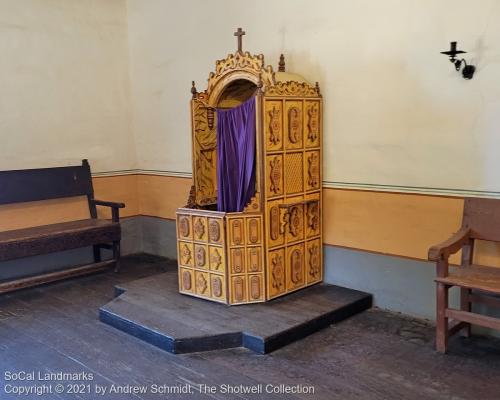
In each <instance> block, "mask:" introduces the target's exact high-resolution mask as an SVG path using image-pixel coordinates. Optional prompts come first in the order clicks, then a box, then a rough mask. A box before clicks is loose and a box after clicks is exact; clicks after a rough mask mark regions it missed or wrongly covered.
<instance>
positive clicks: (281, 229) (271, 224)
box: [266, 200, 286, 247]
mask: <svg viewBox="0 0 500 400" xmlns="http://www.w3.org/2000/svg"><path fill="white" fill-rule="evenodd" d="M282 203H283V200H274V201H269V202H268V203H267V218H266V225H267V232H268V236H267V241H268V243H269V246H270V247H275V246H279V245H282V244H283V243H285V223H286V222H285V221H284V217H285V216H284V214H283V212H282V209H281V208H280V207H279V205H280V204H282Z"/></svg>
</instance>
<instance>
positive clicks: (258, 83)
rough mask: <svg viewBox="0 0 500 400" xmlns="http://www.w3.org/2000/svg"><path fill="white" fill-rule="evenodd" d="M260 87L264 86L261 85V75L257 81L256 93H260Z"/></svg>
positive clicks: (260, 74)
mask: <svg viewBox="0 0 500 400" xmlns="http://www.w3.org/2000/svg"><path fill="white" fill-rule="evenodd" d="M262 86H264V84H263V83H262V73H259V80H258V81H257V92H258V93H262Z"/></svg>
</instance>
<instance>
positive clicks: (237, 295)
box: [231, 275, 247, 303]
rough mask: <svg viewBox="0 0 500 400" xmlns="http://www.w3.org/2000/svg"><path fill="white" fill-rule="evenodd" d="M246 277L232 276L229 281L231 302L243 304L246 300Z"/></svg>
mask: <svg viewBox="0 0 500 400" xmlns="http://www.w3.org/2000/svg"><path fill="white" fill-rule="evenodd" d="M246 286H247V283H246V277H245V276H243V275H242V276H234V277H233V278H232V279H231V302H232V303H243V302H245V301H246V300H247V289H246Z"/></svg>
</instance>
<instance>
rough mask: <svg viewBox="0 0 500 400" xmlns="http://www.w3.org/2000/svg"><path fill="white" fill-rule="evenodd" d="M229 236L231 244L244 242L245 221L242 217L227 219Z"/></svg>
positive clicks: (235, 244) (237, 244)
mask: <svg viewBox="0 0 500 400" xmlns="http://www.w3.org/2000/svg"><path fill="white" fill-rule="evenodd" d="M228 225H229V237H230V243H231V245H232V246H240V245H244V244H245V223H244V220H243V218H233V219H230V220H229V224H228Z"/></svg>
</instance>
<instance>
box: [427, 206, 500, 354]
mask: <svg viewBox="0 0 500 400" xmlns="http://www.w3.org/2000/svg"><path fill="white" fill-rule="evenodd" d="M475 240H486V241H492V242H500V200H492V199H478V198H470V199H466V200H465V204H464V212H463V217H462V228H461V229H460V230H459V231H458V232H457V233H455V234H454V235H453V236H452V237H450V238H449V239H448V240H446V241H445V242H443V243H441V244H438V245H436V246H432V247H431V248H430V249H429V260H430V261H436V265H437V277H436V284H437V315H436V349H437V351H439V352H441V353H446V351H447V348H448V338H449V337H450V336H451V335H453V334H455V333H458V332H460V331H462V332H463V333H464V335H465V336H470V328H471V324H474V325H480V326H484V327H488V328H492V329H500V319H498V318H493V317H488V316H485V315H481V314H477V313H473V312H472V309H471V305H472V303H482V304H486V305H489V306H493V307H500V298H498V297H495V295H498V294H500V268H494V267H486V266H479V265H475V264H474V263H473V258H474V257H473V256H474V242H475ZM459 250H462V262H461V266H460V267H458V268H453V269H450V268H449V263H448V259H449V257H450V255H451V254H454V253H457V252H458V251H459ZM453 286H458V287H459V288H460V310H456V309H453V308H449V305H448V291H449V289H450V288H451V287H453Z"/></svg>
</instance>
